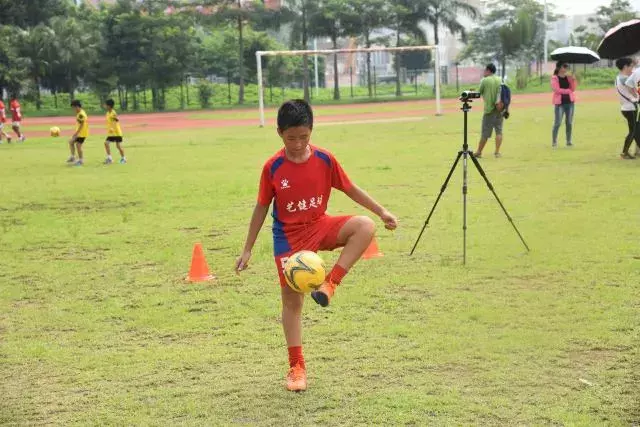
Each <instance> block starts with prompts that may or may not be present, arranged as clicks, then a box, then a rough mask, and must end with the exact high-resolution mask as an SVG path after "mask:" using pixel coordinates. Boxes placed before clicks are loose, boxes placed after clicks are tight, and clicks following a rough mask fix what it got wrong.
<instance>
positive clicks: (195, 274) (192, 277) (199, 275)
mask: <svg viewBox="0 0 640 427" xmlns="http://www.w3.org/2000/svg"><path fill="white" fill-rule="evenodd" d="M215 278H216V277H215V276H214V275H212V274H209V266H208V265H207V260H206V259H205V258H204V251H203V250H202V244H200V243H196V244H195V245H194V246H193V255H192V256H191V269H190V270H189V275H188V276H187V281H189V282H206V281H209V280H213V279H215Z"/></svg>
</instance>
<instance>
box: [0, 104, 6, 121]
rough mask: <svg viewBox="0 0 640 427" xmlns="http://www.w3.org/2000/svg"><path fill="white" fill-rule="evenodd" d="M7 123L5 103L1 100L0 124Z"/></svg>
mask: <svg viewBox="0 0 640 427" xmlns="http://www.w3.org/2000/svg"><path fill="white" fill-rule="evenodd" d="M6 121H7V112H6V110H5V107H4V102H2V100H0V123H4V122H6Z"/></svg>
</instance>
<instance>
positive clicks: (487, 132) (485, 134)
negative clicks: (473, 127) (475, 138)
mask: <svg viewBox="0 0 640 427" xmlns="http://www.w3.org/2000/svg"><path fill="white" fill-rule="evenodd" d="M503 122H504V117H502V113H500V112H498V111H493V112H491V113H488V114H487V113H485V115H484V116H482V139H489V138H491V135H492V134H493V130H494V129H495V131H496V136H499V135H502V123H503Z"/></svg>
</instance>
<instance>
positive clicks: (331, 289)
mask: <svg viewBox="0 0 640 427" xmlns="http://www.w3.org/2000/svg"><path fill="white" fill-rule="evenodd" d="M337 286H338V285H337V284H336V283H333V282H332V281H331V280H325V282H324V283H323V284H322V285H321V286H320V288H318V290H317V291H313V292H311V298H313V300H314V301H315V302H317V303H318V304H320V305H321V306H322V307H326V306H328V305H329V301H331V297H332V296H333V294H334V293H335V291H336V287H337Z"/></svg>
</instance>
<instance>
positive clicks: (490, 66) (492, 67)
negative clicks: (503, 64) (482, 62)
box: [487, 63, 497, 74]
mask: <svg viewBox="0 0 640 427" xmlns="http://www.w3.org/2000/svg"><path fill="white" fill-rule="evenodd" d="M496 70H497V69H496V66H495V64H493V63H491V64H487V71H490V72H491V74H495V73H496Z"/></svg>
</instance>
